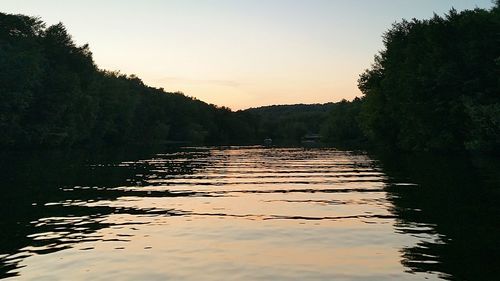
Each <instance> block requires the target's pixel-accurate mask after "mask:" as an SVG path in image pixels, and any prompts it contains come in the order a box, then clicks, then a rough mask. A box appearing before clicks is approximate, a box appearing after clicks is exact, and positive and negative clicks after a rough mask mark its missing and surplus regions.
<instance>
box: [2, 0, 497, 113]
mask: <svg viewBox="0 0 500 281" xmlns="http://www.w3.org/2000/svg"><path fill="white" fill-rule="evenodd" d="M492 6H493V4H492V1H491V0H418V1H415V0H163V1H161V0H141V1H139V0H135V1H132V0H85V1H71V0H61V1H57V0H44V1H39V0H0V12H3V13H14V14H25V15H31V16H38V17H40V18H41V19H42V20H44V21H45V22H46V23H47V24H48V25H52V24H56V23H58V22H63V23H64V25H65V26H66V27H67V29H68V31H69V33H70V34H71V35H72V36H73V39H74V40H75V42H76V43H77V44H79V45H83V44H85V43H88V44H89V45H90V49H91V50H92V53H93V55H94V61H95V63H96V64H97V65H98V67H99V68H101V69H106V70H112V71H120V72H121V73H125V74H135V75H137V76H139V77H140V78H141V79H142V80H143V81H144V82H145V83H146V84H148V85H150V86H154V87H162V88H164V89H165V90H166V91H170V92H177V91H180V92H183V93H184V94H186V95H188V96H192V97H196V98H197V99H200V100H203V101H205V102H208V103H213V104H216V105H219V106H227V107H230V108H232V109H233V110H238V109H245V108H249V107H256V106H262V105H270V104H296V103H325V102H336V101H339V100H341V99H347V100H351V99H353V98H354V97H356V96H361V92H360V91H359V90H358V89H357V79H358V76H359V74H360V73H362V72H363V71H364V70H365V69H366V68H368V67H370V65H371V63H372V62H373V57H374V55H375V54H376V53H377V52H378V51H380V50H381V49H382V48H383V44H382V39H381V36H382V34H383V33H384V31H386V30H387V29H388V28H390V26H391V24H392V23H394V22H396V21H400V20H401V19H403V18H405V19H411V18H417V19H425V18H430V17H432V16H433V14H434V13H437V14H438V15H444V14H445V13H446V12H448V11H449V9H450V8H451V7H454V8H455V9H457V10H459V11H460V10H464V9H474V8H476V7H478V8H490V7H492Z"/></svg>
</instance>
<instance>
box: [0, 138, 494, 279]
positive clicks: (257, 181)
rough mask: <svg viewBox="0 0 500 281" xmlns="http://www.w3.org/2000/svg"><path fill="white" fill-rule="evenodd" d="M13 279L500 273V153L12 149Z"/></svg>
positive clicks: (9, 221)
mask: <svg viewBox="0 0 500 281" xmlns="http://www.w3.org/2000/svg"><path fill="white" fill-rule="evenodd" d="M0 159H1V161H2V162H1V166H0V168H1V170H2V183H1V190H0V191H1V193H2V196H1V198H0V205H1V206H0V211H1V214H0V216H1V221H0V231H1V233H0V278H11V279H20V280H89V279H91V280H427V279H428V280H441V279H445V280H495V279H496V280H498V279H497V278H498V277H499V274H500V269H499V267H500V266H499V265H500V242H499V237H500V200H499V198H500V186H499V184H498V183H499V182H500V180H499V175H498V174H499V166H498V161H496V160H498V159H495V158H484V157H483V158H476V159H470V158H462V157H455V158H450V157H431V156H412V157H391V156H387V155H384V156H380V155H378V156H374V155H368V154H367V153H362V152H349V151H340V150H335V149H301V148H262V147H231V148H185V149H176V150H162V151H161V152H158V151H156V152H154V153H152V152H135V151H130V150H129V151H127V150H122V151H119V150H117V151H113V152H93V153H90V154H89V153H88V152H87V153H85V152H80V153H78V152H72V153H67V152H66V153H64V152H46V153H17V154H16V153H8V154H6V153H4V155H1V157H0Z"/></svg>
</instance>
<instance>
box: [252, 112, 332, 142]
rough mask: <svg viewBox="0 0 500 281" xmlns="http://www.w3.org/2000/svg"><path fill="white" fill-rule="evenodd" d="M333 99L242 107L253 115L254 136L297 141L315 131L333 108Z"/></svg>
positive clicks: (317, 131)
mask: <svg viewBox="0 0 500 281" xmlns="http://www.w3.org/2000/svg"><path fill="white" fill-rule="evenodd" d="M335 106H336V104H334V103H325V104H294V105H272V106H263V107H258V108H250V109H247V110H245V112H246V113H248V114H249V115H253V116H254V119H253V120H252V124H255V125H256V133H257V139H259V140H262V139H265V138H271V139H273V140H274V142H275V143H280V144H286V143H297V142H300V141H301V139H302V138H303V137H304V136H305V135H308V134H318V133H319V132H320V130H321V126H322V125H323V124H324V123H325V121H326V120H327V118H328V116H329V114H330V112H331V111H332V110H333V109H334V108H335Z"/></svg>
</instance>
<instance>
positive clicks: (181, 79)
mask: <svg viewBox="0 0 500 281" xmlns="http://www.w3.org/2000/svg"><path fill="white" fill-rule="evenodd" d="M157 81H158V82H159V83H165V84H168V83H176V84H185V85H215V86H226V87H233V88H237V87H239V86H241V83H239V82H236V81H232V80H214V79H191V78H185V77H163V78H160V79H157Z"/></svg>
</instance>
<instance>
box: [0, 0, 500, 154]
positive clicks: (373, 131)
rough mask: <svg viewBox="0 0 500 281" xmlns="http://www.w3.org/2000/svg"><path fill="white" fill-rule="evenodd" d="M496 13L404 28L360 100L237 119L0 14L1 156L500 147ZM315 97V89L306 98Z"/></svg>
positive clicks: (391, 34) (36, 23) (61, 35)
mask: <svg viewBox="0 0 500 281" xmlns="http://www.w3.org/2000/svg"><path fill="white" fill-rule="evenodd" d="M499 34H500V7H499V2H498V1H497V2H496V4H495V6H494V7H493V8H492V9H490V10H484V9H475V10H465V11H462V12H457V11H456V10H453V9H452V10H451V11H450V12H449V13H448V14H446V15H445V16H438V15H434V17H433V18H431V19H427V20H417V19H413V20H402V21H401V22H398V23H394V24H393V26H392V27H391V28H390V29H389V30H388V31H387V32H385V34H383V37H382V40H383V43H384V49H383V50H382V51H380V52H379V53H378V54H377V55H376V56H375V61H374V63H373V65H372V66H371V68H370V69H367V70H366V71H365V72H364V73H362V74H361V75H360V77H359V80H358V87H359V89H360V90H361V92H362V96H361V97H359V98H355V99H354V100H352V101H347V100H342V101H340V102H337V103H327V104H323V105H320V104H316V105H303V104H299V105H289V106H283V105H282V106H267V107H260V108H251V109H247V110H243V111H236V112H234V111H232V110H230V109H229V108H226V107H219V106H216V105H212V104H207V103H205V102H203V101H200V100H197V99H195V98H192V97H188V96H186V95H184V94H183V93H179V92H166V91H164V89H162V88H154V87H150V86H147V85H145V84H144V83H143V82H142V81H141V79H140V78H139V77H137V76H136V75H126V74H121V73H119V72H113V71H106V70H102V69H99V68H98V66H97V65H96V64H95V62H94V61H93V58H92V53H91V51H90V47H89V46H88V45H83V46H77V45H76V44H75V42H74V41H73V39H72V37H71V35H70V34H69V33H68V31H67V30H66V28H65V27H64V25H63V24H62V23H59V24H56V25H52V26H49V27H46V25H45V23H44V22H43V21H42V20H40V19H39V18H34V17H29V16H24V15H10V14H3V13H0V131H1V132H2V134H1V135H0V148H3V149H11V148H26V147H30V148H32V147H74V146H86V145H94V144H102V145H120V144H146V145H147V144H217V145H221V144H259V143H262V140H263V139H264V138H273V140H278V141H279V142H281V143H297V142H300V140H301V138H302V137H303V136H304V135H306V134H321V137H322V141H323V142H324V143H327V144H334V145H335V144H355V145H364V146H384V147H389V148H393V149H398V150H410V151H462V150H484V151H499V149H500V42H499V41H500V35H499ZM305 94H308V95H313V94H314V93H305Z"/></svg>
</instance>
